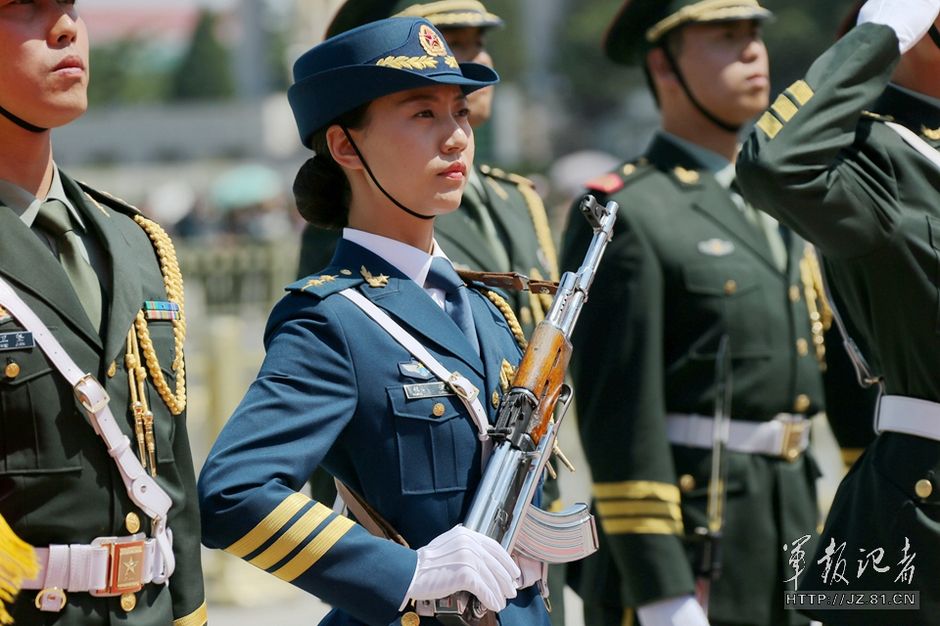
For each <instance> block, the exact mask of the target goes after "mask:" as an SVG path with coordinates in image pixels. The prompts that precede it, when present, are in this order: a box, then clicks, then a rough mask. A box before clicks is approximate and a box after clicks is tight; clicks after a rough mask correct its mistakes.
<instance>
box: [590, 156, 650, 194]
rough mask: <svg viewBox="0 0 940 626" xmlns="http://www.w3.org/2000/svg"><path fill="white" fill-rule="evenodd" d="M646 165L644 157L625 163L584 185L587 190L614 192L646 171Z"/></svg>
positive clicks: (647, 163) (605, 192)
mask: <svg viewBox="0 0 940 626" xmlns="http://www.w3.org/2000/svg"><path fill="white" fill-rule="evenodd" d="M647 165H649V162H648V161H647V160H646V159H645V158H641V159H638V160H636V161H631V162H629V163H625V164H623V165H622V166H621V167H619V168H618V169H616V170H614V171H612V172H607V173H606V174H601V175H600V176H596V177H595V178H592V179H591V180H589V181H587V182H586V183H584V187H585V189H588V190H589V191H596V192H598V193H602V194H604V195H610V194H612V193H616V192H618V191H620V190H621V189H623V188H624V187H626V186H627V184H629V183H630V182H632V181H633V180H634V179H635V177H636V176H637V175H638V174H640V173H642V172H644V171H647V170H648V169H649V168H648V167H646V166H647Z"/></svg>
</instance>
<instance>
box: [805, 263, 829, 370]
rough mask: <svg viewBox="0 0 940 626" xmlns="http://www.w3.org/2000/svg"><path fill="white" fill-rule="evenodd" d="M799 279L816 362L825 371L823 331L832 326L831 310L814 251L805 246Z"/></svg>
mask: <svg viewBox="0 0 940 626" xmlns="http://www.w3.org/2000/svg"><path fill="white" fill-rule="evenodd" d="M800 279H801V280H802V282H803V291H804V293H805V294H806V310H807V311H808V312H809V321H810V330H811V331H812V333H813V346H814V347H815V349H816V360H818V361H819V368H820V369H821V370H822V371H824V372H825V371H826V342H825V338H824V333H825V331H827V330H829V327H830V326H832V309H831V308H830V306H829V302H828V301H827V300H826V292H825V290H824V289H823V284H822V269H821V268H820V267H819V260H818V259H817V258H816V250H815V248H813V246H811V245H809V244H806V252H805V253H804V254H803V258H802V259H800Z"/></svg>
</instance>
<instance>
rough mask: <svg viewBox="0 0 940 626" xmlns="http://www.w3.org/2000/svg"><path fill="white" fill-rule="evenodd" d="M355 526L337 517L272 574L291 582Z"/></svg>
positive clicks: (351, 522)
mask: <svg viewBox="0 0 940 626" xmlns="http://www.w3.org/2000/svg"><path fill="white" fill-rule="evenodd" d="M355 525H356V523H355V522H354V521H352V520H351V519H349V518H348V517H337V518H336V519H334V520H333V521H332V522H330V523H329V524H327V525H326V528H324V529H323V530H321V531H320V532H319V533H317V536H316V537H314V539H313V541H311V542H310V543H308V544H307V545H306V546H304V549H303V550H301V551H300V553H299V554H298V555H297V556H295V557H294V558H292V559H291V560H290V561H288V562H287V563H285V564H284V566H283V567H281V568H279V569H277V570H275V571H274V572H272V573H273V574H274V575H275V576H277V577H278V578H280V579H281V580H286V581H287V582H291V581H292V580H294V579H295V578H297V577H298V576H300V575H301V574H303V573H304V572H306V571H307V570H308V569H310V568H311V567H313V565H314V564H315V563H316V562H317V561H319V560H320V557H322V556H323V555H324V554H326V553H327V552H329V551H330V548H332V547H333V545H334V544H335V543H336V542H337V541H339V540H340V539H341V538H342V537H343V535H345V534H346V533H347V532H349V529H350V528H352V527H353V526H355Z"/></svg>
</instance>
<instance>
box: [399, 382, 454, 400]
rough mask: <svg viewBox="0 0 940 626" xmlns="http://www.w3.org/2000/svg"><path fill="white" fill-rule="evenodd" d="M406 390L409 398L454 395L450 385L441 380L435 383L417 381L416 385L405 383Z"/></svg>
mask: <svg viewBox="0 0 940 626" xmlns="http://www.w3.org/2000/svg"><path fill="white" fill-rule="evenodd" d="M403 389H404V390H405V397H406V398H408V399H409V400H417V399H418V398H437V397H439V396H452V395H454V392H453V391H451V390H450V387H448V386H447V385H445V384H444V383H443V382H441V381H436V382H433V383H416V384H414V385H405V386H404V387H403Z"/></svg>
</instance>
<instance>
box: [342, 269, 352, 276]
mask: <svg viewBox="0 0 940 626" xmlns="http://www.w3.org/2000/svg"><path fill="white" fill-rule="evenodd" d="M339 273H340V274H342V275H343V276H352V272H351V271H349V270H340V271H339Z"/></svg>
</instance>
